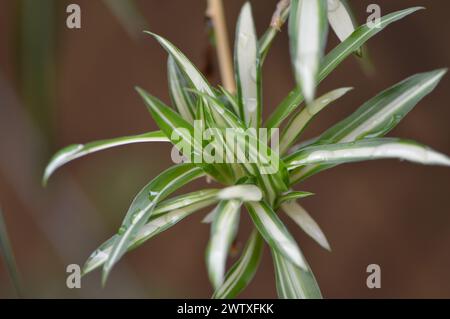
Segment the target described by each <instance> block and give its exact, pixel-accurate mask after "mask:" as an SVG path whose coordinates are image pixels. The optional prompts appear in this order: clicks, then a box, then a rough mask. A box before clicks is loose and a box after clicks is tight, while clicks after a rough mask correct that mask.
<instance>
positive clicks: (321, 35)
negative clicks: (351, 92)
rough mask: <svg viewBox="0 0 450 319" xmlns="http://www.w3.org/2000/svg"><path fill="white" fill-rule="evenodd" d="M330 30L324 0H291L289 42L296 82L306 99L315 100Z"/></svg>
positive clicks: (308, 100)
mask: <svg viewBox="0 0 450 319" xmlns="http://www.w3.org/2000/svg"><path fill="white" fill-rule="evenodd" d="M327 33H328V21H327V2H326V1H325V0H292V1H291V14H290V16H289V42H290V46H291V58H292V65H293V66H294V71H295V78H296V80H297V85H298V86H299V87H300V88H301V90H302V92H303V95H304V96H305V98H306V101H307V102H311V101H312V100H313V99H314V94H315V90H316V81H317V74H318V72H319V67H320V63H321V60H322V57H323V54H324V50H325V43H326V39H327Z"/></svg>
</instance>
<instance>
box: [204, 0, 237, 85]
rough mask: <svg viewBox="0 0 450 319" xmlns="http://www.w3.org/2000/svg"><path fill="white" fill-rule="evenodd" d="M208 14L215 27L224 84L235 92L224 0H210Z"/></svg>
mask: <svg viewBox="0 0 450 319" xmlns="http://www.w3.org/2000/svg"><path fill="white" fill-rule="evenodd" d="M206 15H207V16H208V17H209V18H210V19H211V21H212V23H213V27H214V32H215V38H216V47H217V57H218V60H219V67H220V75H221V77H222V83H223V86H224V88H225V89H226V90H227V91H229V92H231V93H234V92H236V83H235V80H234V72H233V62H232V59H231V51H230V44H229V41H228V31H227V25H226V21H225V12H224V8H223V3H222V0H208V8H207V12H206Z"/></svg>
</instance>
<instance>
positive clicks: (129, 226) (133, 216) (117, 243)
mask: <svg viewBox="0 0 450 319" xmlns="http://www.w3.org/2000/svg"><path fill="white" fill-rule="evenodd" d="M204 175H205V174H204V172H203V170H202V169H201V168H199V167H196V166H194V165H193V164H181V165H177V166H173V167H171V168H169V169H167V170H165V171H164V172H162V173H161V174H160V175H158V176H157V177H155V178H154V179H153V180H152V181H151V182H150V183H148V184H147V185H146V186H145V187H144V188H143V189H142V190H141V191H140V192H139V193H138V194H137V195H136V197H135V199H134V200H133V202H132V203H131V206H130V208H129V209H128V212H127V214H126V216H125V218H124V220H123V222H122V225H121V227H120V229H119V231H118V234H117V237H116V239H115V240H114V245H113V247H112V250H111V253H110V254H109V255H108V259H107V261H106V262H105V264H104V265H103V282H105V281H106V278H107V276H108V274H109V272H110V271H111V269H112V267H113V266H114V265H115V263H116V262H117V261H118V260H119V259H120V258H121V257H122V256H123V255H124V254H125V253H126V251H127V250H128V247H129V246H130V244H131V243H132V242H133V240H134V239H135V238H136V235H137V234H138V232H139V231H140V229H141V228H142V226H143V225H144V224H145V223H146V222H147V220H148V219H149V218H150V216H151V215H152V213H153V211H154V208H155V206H156V204H157V203H158V202H159V201H161V200H162V199H164V198H165V197H167V196H168V195H170V194H171V193H173V192H174V191H176V190H177V189H179V188H181V187H182V186H184V185H185V184H187V183H189V182H191V181H192V180H194V179H196V178H199V177H202V176H204Z"/></svg>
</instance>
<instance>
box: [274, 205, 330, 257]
mask: <svg viewBox="0 0 450 319" xmlns="http://www.w3.org/2000/svg"><path fill="white" fill-rule="evenodd" d="M281 208H282V209H283V211H284V212H285V213H286V215H288V216H289V217H290V218H292V220H293V221H294V222H295V223H296V224H297V225H298V226H300V228H301V229H303V231H304V232H305V233H306V234H308V235H309V236H310V237H311V238H312V239H314V240H315V241H316V242H317V243H318V244H319V245H320V246H322V247H323V248H325V249H326V250H331V249H330V244H329V243H328V240H327V238H326V237H325V234H324V233H323V231H322V230H321V229H320V227H319V225H317V223H316V222H315V221H314V219H313V218H312V217H311V216H310V215H309V214H308V212H307V211H306V210H305V209H304V208H303V207H302V206H300V205H299V204H298V203H297V202H296V201H289V202H286V203H284V204H282V205H281Z"/></svg>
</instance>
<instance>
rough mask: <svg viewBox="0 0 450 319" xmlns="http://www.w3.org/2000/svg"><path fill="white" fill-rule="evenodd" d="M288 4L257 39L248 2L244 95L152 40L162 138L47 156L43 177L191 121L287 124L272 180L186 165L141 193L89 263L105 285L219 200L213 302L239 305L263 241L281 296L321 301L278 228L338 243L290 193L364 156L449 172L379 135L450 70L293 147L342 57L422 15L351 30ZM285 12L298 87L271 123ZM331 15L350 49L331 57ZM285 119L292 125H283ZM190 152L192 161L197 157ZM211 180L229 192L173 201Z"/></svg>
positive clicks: (419, 149)
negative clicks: (133, 253) (270, 65)
mask: <svg viewBox="0 0 450 319" xmlns="http://www.w3.org/2000/svg"><path fill="white" fill-rule="evenodd" d="M284 2H285V3H287V5H286V6H285V7H281V8H279V9H280V10H278V12H277V16H276V19H278V20H277V22H278V25H277V24H275V25H272V26H271V28H269V30H268V31H267V32H266V33H265V34H264V35H263V37H262V38H261V39H260V40H258V38H257V36H256V32H255V27H254V23H253V18H252V13H251V7H250V5H249V4H248V3H247V4H245V5H244V6H243V8H242V11H241V14H240V17H239V21H238V25H237V31H236V32H237V33H236V41H235V74H236V80H237V87H238V90H237V94H232V93H231V92H228V91H227V90H225V89H224V88H222V87H219V88H214V87H212V86H211V85H210V84H209V83H208V82H207V80H206V79H205V77H204V76H203V75H202V74H201V73H200V72H199V71H198V69H197V68H196V67H195V66H194V65H193V64H192V63H191V62H190V61H189V60H188V58H187V57H186V56H185V55H183V54H182V53H181V52H180V51H179V50H178V49H177V48H176V47H175V46H174V45H173V44H172V43H170V42H169V41H168V40H166V39H164V38H162V37H160V36H158V35H155V34H152V33H149V34H150V35H152V36H153V37H154V38H155V39H156V40H157V41H158V42H159V43H160V44H161V45H162V47H163V48H164V49H165V50H166V51H167V52H168V54H169V60H168V76H169V88H170V93H171V96H172V102H173V106H174V108H171V107H169V106H167V105H166V104H164V103H163V102H162V101H160V100H158V99H157V98H155V97H153V96H151V95H150V94H148V93H147V92H146V91H144V90H143V89H141V88H138V89H137V91H138V93H139V94H140V95H141V96H142V98H143V100H144V102H145V104H146V106H147V108H148V110H149V111H150V114H151V116H152V117H153V119H154V120H155V122H156V123H157V125H158V126H159V128H160V131H157V132H150V133H146V134H142V135H137V136H129V137H122V138H116V139H112V140H104V141H99V142H93V143H89V144H86V145H72V146H69V147H67V148H65V149H63V150H62V151H60V152H59V153H57V154H56V155H55V156H54V158H53V159H52V160H51V162H50V163H49V165H48V167H47V169H46V171H45V174H44V182H46V181H47V179H48V178H49V176H50V175H51V174H52V173H53V172H54V171H55V170H56V169H57V168H58V167H60V166H62V165H64V164H65V163H67V162H69V161H71V160H73V159H75V158H79V157H81V156H84V155H87V154H90V153H92V152H96V151H99V150H103V149H106V148H110V147H115V146H118V145H124V144H130V143H141V142H156V141H159V142H172V143H173V144H175V143H176V142H177V141H175V140H174V139H173V137H172V136H173V134H172V133H173V132H174V131H177V132H178V133H179V134H182V133H180V132H181V130H179V129H180V128H183V129H184V130H183V132H190V133H192V132H193V123H194V120H198V121H201V123H202V125H203V127H204V128H220V129H225V128H234V129H246V128H248V127H253V128H260V127H265V128H268V129H271V128H280V127H283V129H282V133H281V137H280V148H279V152H278V153H276V152H275V151H274V150H271V151H272V152H275V153H274V154H275V155H276V156H279V157H280V158H279V169H278V170H277V171H276V172H275V173H273V174H261V167H260V166H259V165H260V164H259V163H232V164H231V163H230V164H227V163H223V164H215V163H213V164H204V163H198V164H196V163H181V164H177V165H174V166H172V167H170V168H168V169H167V170H165V171H164V172H162V173H161V174H160V175H159V176H157V177H156V178H154V179H153V180H152V181H151V182H150V183H149V184H147V185H146V186H145V187H144V188H143V189H142V190H141V191H140V192H139V193H138V194H137V196H136V197H135V199H134V201H133V202H132V204H131V206H130V208H129V210H128V212H127V214H126V216H125V218H124V221H123V223H122V225H121V227H120V229H119V230H118V232H117V233H116V234H115V235H114V236H113V237H111V238H110V239H109V240H107V241H106V242H105V243H104V244H102V245H101V246H100V247H99V248H98V249H97V250H96V251H95V252H94V253H93V254H92V255H91V256H90V258H89V259H88V260H87V262H86V264H85V267H84V273H88V272H90V271H92V270H94V269H96V268H99V267H103V280H106V278H107V276H108V274H109V273H110V271H111V269H112V267H113V266H114V264H115V263H116V262H117V261H118V260H119V259H120V258H121V257H122V256H123V255H124V254H125V253H126V252H127V251H129V250H131V249H133V248H135V247H137V246H139V245H140V244H142V243H143V242H145V241H147V240H148V239H150V238H152V237H153V236H156V235H157V234H159V233H161V232H163V231H165V230H167V229H168V228H170V227H171V226H173V225H175V224H176V223H178V222H179V221H180V220H182V219H183V218H185V217H187V216H189V215H191V214H192V213H194V212H196V211H198V210H200V209H202V208H205V207H208V206H211V205H216V206H215V208H214V210H213V211H212V212H211V213H210V214H209V215H207V217H206V218H205V222H207V223H211V237H210V242H209V245H208V248H207V253H206V262H207V268H208V274H209V278H210V281H211V283H212V285H213V287H214V295H213V297H214V298H233V297H235V296H237V295H238V294H239V293H240V292H241V291H242V290H243V289H244V288H245V287H246V286H247V285H248V283H249V282H250V280H251V279H252V278H253V276H254V274H255V272H256V270H257V268H258V264H259V260H260V257H261V254H262V251H263V247H264V243H266V244H267V245H268V247H269V248H270V251H271V254H272V257H273V262H274V267H275V276H276V284H277V291H278V294H279V297H280V298H320V297H321V292H320V289H319V286H318V284H317V282H316V280H315V278H314V275H313V273H312V271H311V269H310V267H309V265H308V263H307V261H306V259H305V257H304V255H303V253H302V252H301V250H300V248H299V246H298V245H297V243H296V241H295V240H294V238H293V237H292V236H291V235H290V233H289V231H288V230H287V228H286V227H285V226H284V224H283V222H282V221H281V219H280V215H281V213H282V212H284V213H285V214H286V215H288V216H289V217H290V218H292V219H293V220H294V221H295V222H296V223H297V224H298V225H299V226H300V227H301V228H302V229H303V230H304V231H305V232H306V233H307V234H308V235H309V236H311V237H312V238H313V239H314V240H316V241H317V242H318V243H319V244H320V245H321V246H322V247H324V248H325V249H330V246H329V244H328V241H327V239H326V237H325V235H324V234H323V232H322V231H321V229H320V228H319V226H318V225H317V223H316V222H315V221H314V220H313V219H312V217H311V216H310V215H309V214H308V213H307V212H306V211H305V210H304V209H303V208H302V206H300V204H299V203H298V200H299V199H301V198H303V197H306V196H309V195H312V194H311V193H308V192H300V191H295V190H293V187H294V186H296V185H297V184H298V183H299V182H300V181H302V180H304V179H306V178H308V177H310V176H312V175H313V174H315V173H318V172H320V171H323V170H325V169H328V168H331V167H334V166H336V165H338V164H341V163H348V162H355V161H362V160H372V159H381V158H399V159H404V160H409V161H412V162H417V163H421V164H436V165H446V166H449V165H450V159H449V158H447V157H446V156H445V155H442V154H439V153H437V152H435V151H433V150H431V149H429V148H427V147H425V146H423V145H420V144H418V143H415V142H411V141H405V140H401V139H395V138H384V137H383V136H385V135H386V134H387V133H388V132H389V131H390V130H392V129H393V128H394V127H395V126H396V125H397V124H398V123H399V122H400V120H401V119H403V117H404V116H405V115H406V114H407V113H408V112H409V111H411V110H412V109H413V107H414V106H415V105H416V104H417V103H418V102H419V101H420V100H421V99H422V98H424V97H425V96H426V95H427V94H428V93H430V92H431V91H432V90H433V89H434V88H435V86H436V85H437V84H438V82H439V80H440V79H441V77H442V76H443V75H444V73H445V72H446V71H445V70H442V69H440V70H435V71H431V72H427V73H421V74H416V75H414V76H411V77H410V78H407V79H406V80H404V81H402V82H400V83H398V84H395V85H393V86H392V87H390V88H388V89H387V90H385V91H383V92H381V93H380V94H378V95H376V96H375V97H373V98H372V99H370V100H368V101H367V102H366V103H364V104H363V105H362V106H361V107H360V108H359V109H358V110H357V111H356V112H354V113H353V114H352V115H350V116H349V117H347V118H346V119H344V120H343V121H341V122H339V123H337V124H336V125H334V126H333V127H331V128H330V129H328V130H326V131H325V132H324V133H323V134H321V135H320V136H319V137H317V138H315V139H313V140H309V141H307V142H303V143H302V144H299V145H297V146H294V147H292V145H293V144H294V143H295V142H296V141H298V139H299V137H300V136H301V134H302V132H303V131H304V129H305V128H306V127H307V126H308V124H309V123H310V122H311V121H312V119H313V118H314V117H315V116H316V115H317V114H318V113H319V112H320V111H321V110H323V109H324V108H325V107H326V106H327V105H329V104H330V103H332V102H333V101H335V100H336V99H338V98H340V97H341V96H343V95H344V94H346V93H347V92H348V91H349V90H350V88H339V89H336V90H333V91H331V92H329V93H327V94H325V95H323V96H321V97H318V98H315V88H316V85H317V84H318V83H319V82H320V81H322V80H323V79H325V78H326V77H327V76H328V75H329V74H330V73H331V72H332V71H333V70H334V69H335V68H336V67H337V66H338V65H339V64H340V63H341V62H342V61H343V60H344V59H345V58H347V57H348V56H350V55H352V54H353V53H355V52H358V51H359V50H360V48H361V46H362V45H364V43H365V42H366V41H367V40H369V39H370V38H371V37H373V36H374V35H376V34H377V33H378V32H380V31H381V30H383V29H384V28H385V27H387V26H388V25H390V24H391V23H393V22H395V21H398V20H400V19H402V18H404V17H406V16H408V15H410V14H412V13H414V12H416V11H417V10H419V9H421V8H418V7H414V8H410V9H406V10H402V11H398V12H394V13H391V14H388V15H386V16H384V17H382V18H381V21H380V25H379V28H370V27H369V26H368V25H362V26H360V27H358V28H355V26H354V24H353V23H354V22H353V21H354V20H353V19H351V14H350V12H349V11H348V9H347V6H345V5H344V4H343V3H342V1H328V2H327V1H325V0H307V1H302V0H292V1H291V2H290V3H289V1H284ZM327 5H329V6H330V7H328V8H327ZM288 17H289V20H290V21H289V36H290V43H291V55H292V64H293V70H294V74H295V78H296V80H297V84H298V85H297V86H296V88H294V89H293V90H292V91H291V92H290V93H289V94H288V95H287V97H286V98H285V99H284V100H283V101H282V102H281V104H280V105H279V106H278V107H277V108H276V110H275V111H274V112H273V113H272V114H271V115H270V116H269V117H268V119H267V120H266V121H265V123H264V124H263V122H262V110H263V108H262V99H261V90H262V85H261V81H262V78H261V68H262V66H263V62H264V59H265V57H266V55H267V52H268V49H269V47H270V45H271V43H272V41H273V39H274V37H275V35H276V33H277V30H276V29H277V27H279V25H281V24H283V22H284V21H285V20H287V18H288ZM327 17H328V20H329V22H330V24H331V26H332V27H333V29H334V30H335V32H336V34H337V35H338V36H339V38H340V39H341V40H342V42H341V43H340V44H339V45H337V46H336V47H335V48H334V49H332V50H331V51H330V52H329V53H328V54H326V55H324V50H325V40H326V37H327V30H328V23H327V21H326V19H327ZM303 96H305V103H303V102H304V98H303ZM285 121H286V122H287V124H286V125H283V123H284V122H285ZM185 140H186V141H191V138H190V137H189V136H187V137H186V138H185ZM192 143H193V145H192V148H191V149H192V152H193V153H195V152H198V151H199V149H200V147H201V145H197V144H196V143H195V142H192ZM215 143H219V144H224V145H225V147H227V145H226V141H223V140H221V139H220V138H217V140H215ZM244 144H245V143H244ZM249 144H251V145H253V144H252V143H249ZM251 145H241V146H242V147H246V146H248V147H252V146H251ZM267 147H268V146H267ZM250 151H252V150H250ZM253 151H255V150H253ZM183 155H184V156H185V157H186V158H191V156H192V155H193V154H183ZM272 155H273V154H272ZM259 156H264V155H262V154H259ZM205 176H207V177H209V178H212V179H214V180H216V181H217V182H219V183H221V184H223V185H224V186H225V187H224V188H222V189H215V188H210V189H203V190H200V191H196V192H193V193H187V194H183V195H179V196H176V197H172V198H168V197H169V195H170V194H172V193H173V192H174V191H176V190H178V189H179V188H181V187H183V186H184V185H186V184H187V183H189V182H191V181H193V180H195V179H198V178H201V177H205ZM243 206H244V207H245V208H246V211H247V212H248V214H249V215H250V217H251V219H252V220H253V224H254V230H253V231H252V232H251V234H250V235H249V238H248V240H247V243H246V245H245V247H244V249H243V251H242V254H241V257H240V258H239V259H238V260H237V261H236V262H235V264H234V265H233V266H232V267H231V268H230V269H229V270H228V271H226V260H227V257H228V252H229V249H230V246H231V244H232V242H233V240H234V239H235V236H236V233H237V230H238V224H239V219H240V211H241V208H242V207H243Z"/></svg>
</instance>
